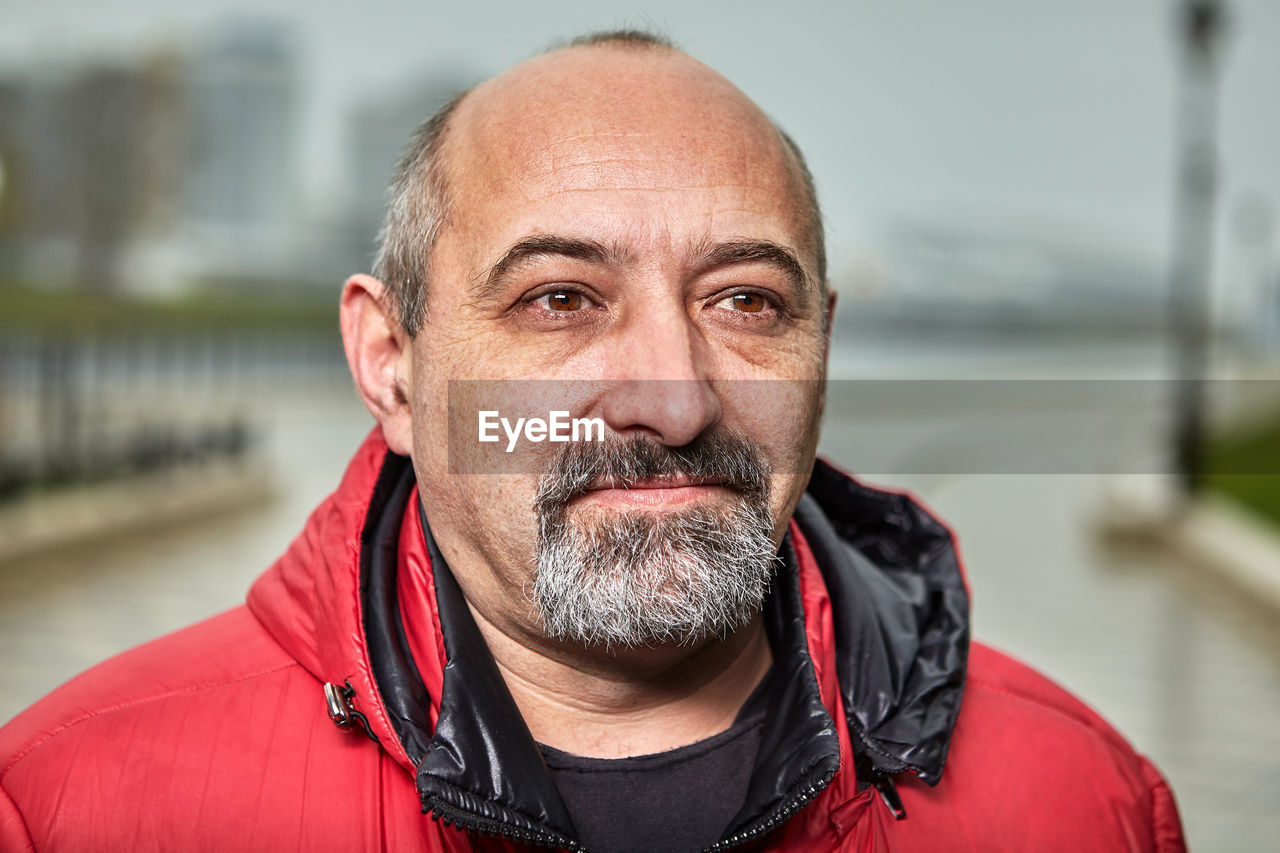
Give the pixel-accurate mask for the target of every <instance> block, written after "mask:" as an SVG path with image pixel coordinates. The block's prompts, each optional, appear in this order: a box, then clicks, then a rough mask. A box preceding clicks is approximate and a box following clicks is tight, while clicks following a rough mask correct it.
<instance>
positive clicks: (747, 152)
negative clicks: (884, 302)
mask: <svg viewBox="0 0 1280 853" xmlns="http://www.w3.org/2000/svg"><path fill="white" fill-rule="evenodd" d="M734 170H736V171H737V172H739V173H741V174H743V175H747V174H750V175H752V176H754V178H756V179H758V178H760V176H762V175H763V176H764V177H765V180H764V181H763V189H764V190H765V192H766V194H767V195H768V196H769V197H770V199H771V202H772V203H773V204H774V205H776V206H778V207H779V208H780V209H782V210H785V211H786V212H787V215H788V216H789V217H790V218H791V219H792V220H793V222H794V224H795V227H796V229H797V230H798V232H799V233H801V234H802V235H803V238H802V241H801V242H802V249H803V255H804V256H805V258H804V260H805V263H804V266H805V267H806V268H807V270H808V273H809V275H810V277H812V279H813V281H814V283H815V284H816V285H817V286H818V287H819V288H822V289H825V286H826V258H825V247H824V237H823V228H822V219H821V214H820V211H819V208H818V203H817V196H816V193H815V191H814V187H813V181H812V177H811V176H810V174H809V171H808V168H807V166H806V165H805V162H804V159H803V156H802V155H801V153H800V151H799V149H798V148H797V147H796V146H795V144H794V142H792V140H791V139H790V138H789V137H788V136H787V135H786V134H785V133H784V132H783V131H782V130H781V129H780V128H778V127H777V126H776V125H774V124H773V123H772V122H771V121H770V120H769V118H768V117H767V116H765V115H764V113H763V112H762V111H761V110H760V109H759V108H758V107H757V106H756V105H755V104H754V103H753V102H752V101H751V100H750V99H748V98H747V97H746V96H745V95H743V94H742V92H740V91H739V90H738V89H737V88H736V87H734V86H733V84H732V83H730V82H729V81H728V80H726V79H725V78H724V77H722V76H721V75H719V74H718V73H716V72H715V71H713V70H712V69H710V68H708V67H707V66H705V65H703V64H702V63H700V62H698V61H697V60H695V59H693V58H692V57H690V56H688V55H687V54H684V53H682V52H681V51H679V50H677V49H675V48H674V47H672V46H671V45H670V44H669V43H668V42H666V41H664V40H662V39H660V38H658V37H655V36H652V35H649V34H646V33H640V32H635V31H620V32H611V33H600V34H595V35H590V36H584V37H582V38H579V39H575V40H574V41H572V42H570V43H568V45H566V46H564V47H560V48H556V49H554V50H552V51H550V52H548V53H545V54H542V55H540V56H537V57H534V58H533V59H530V60H528V61H526V62H524V63H521V64H519V65H517V66H515V67H513V68H511V69H509V70H508V71H506V72H504V73H502V74H500V75H498V76H496V77H494V78H492V79H490V80H488V81H486V82H485V83H482V84H480V85H479V86H477V87H476V88H474V89H472V90H470V91H468V92H464V93H462V94H461V95H459V96H457V97H455V98H454V99H453V100H452V101H450V102H449V103H448V104H446V105H445V106H444V107H442V108H441V109H440V110H439V111H438V112H437V113H436V114H435V115H433V116H432V117H431V118H430V119H428V120H427V121H426V122H425V123H424V124H423V125H422V126H421V127H420V128H419V130H418V132H417V133H416V134H415V135H414V138H413V139H412V141H411V143H410V145H409V147H408V149H407V150H406V153H405V156H404V158H403V159H402V161H401V163H400V165H399V168H398V169H397V172H396V176H395V179H394V181H393V183H392V187H391V204H390V207H389V209H388V213H387V217H386V220H385V222H384V224H383V229H382V232H381V234H380V246H379V251H378V257H377V261H376V270H375V272H376V275H377V276H378V278H380V279H381V280H382V281H383V282H384V283H385V284H386V285H387V289H388V294H389V297H390V298H391V299H392V300H393V303H394V304H393V305H392V306H391V307H392V308H394V309H395V312H396V315H397V316H398V318H399V320H400V323H401V325H402V326H403V327H404V329H405V330H406V331H407V332H408V333H409V334H410V335H411V336H412V335H416V333H417V331H418V329H419V328H420V327H421V323H422V320H423V316H424V313H425V293H426V285H427V282H428V280H429V278H430V266H431V265H430V261H431V256H432V254H433V252H434V250H435V247H436V244H437V241H438V240H439V239H440V238H441V235H442V234H443V233H444V232H446V231H450V230H452V229H454V228H455V227H456V226H457V225H458V224H459V219H458V217H457V216H456V214H457V213H458V211H459V210H460V209H466V210H467V211H472V210H475V209H476V204H477V203H482V202H483V200H484V199H486V198H490V197H493V196H494V194H495V193H497V194H501V193H504V192H508V191H510V190H512V189H513V188H515V189H516V190H517V191H518V190H519V189H520V188H528V189H529V192H530V193H535V194H536V193H542V194H545V193H547V192H549V191H550V192H555V191H561V190H563V191H564V192H565V195H564V198H565V200H566V202H569V203H572V201H573V200H574V199H575V198H583V197H586V196H588V195H589V194H590V193H591V192H592V190H593V188H598V187H600V186H602V185H603V184H608V185H610V186H611V187H631V188H633V189H635V190H637V191H645V192H647V193H650V194H655V193H656V194H661V193H663V192H664V191H665V190H672V189H675V188H677V187H681V188H688V187H691V186H705V187H707V189H708V191H710V190H712V189H714V190H715V191H716V192H719V193H721V194H724V193H732V192H733V189H732V188H731V187H729V186H726V183H731V182H726V180H725V176H726V174H728V173H730V172H732V171H734ZM756 183H760V181H759V180H756ZM761 188H762V187H755V188H754V189H755V190H756V192H755V193H754V197H753V200H752V203H754V204H757V205H758V204H760V198H759V196H760V192H759V190H760V189H761ZM519 198H520V196H519V195H518V193H517V196H516V201H517V203H518V201H519ZM731 203H732V202H731ZM481 206H482V205H481ZM465 224H466V225H467V226H468V227H471V228H475V227H484V224H483V223H477V222H475V221H473V220H472V219H471V218H470V217H468V218H467V221H466V222H465ZM461 236H462V237H463V239H465V235H461Z"/></svg>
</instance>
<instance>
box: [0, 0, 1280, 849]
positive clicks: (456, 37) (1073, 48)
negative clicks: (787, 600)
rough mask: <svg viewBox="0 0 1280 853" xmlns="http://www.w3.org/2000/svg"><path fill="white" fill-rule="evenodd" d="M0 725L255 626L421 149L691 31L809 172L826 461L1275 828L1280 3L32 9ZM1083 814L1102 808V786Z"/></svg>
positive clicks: (11, 17)
mask: <svg viewBox="0 0 1280 853" xmlns="http://www.w3.org/2000/svg"><path fill="white" fill-rule="evenodd" d="M3 17H4V21H5V24H4V26H3V28H0V660H3V665H4V671H5V673H6V679H5V690H4V691H3V693H0V721H4V720H7V719H9V718H10V717H12V716H13V715H14V714H16V713H17V712H18V711H20V710H21V709H22V708H24V707H25V706H27V705H28V704H30V703H31V702H32V701H34V700H35V699H37V698H39V696H41V695H43V694H44V693H45V692H47V691H48V690H50V689H52V688H53V687H55V686H56V685H57V684H59V683H61V682H62V681H64V680H66V679H67V678H68V677H70V676H71V675H73V674H75V673H76V672H78V671H80V670H82V669H84V668H85V667H87V666H89V665H91V664H92V663H95V662H97V661H99V660H101V659H103V658H105V657H107V656H109V655H111V654H114V653H115V652H118V651H120V650H123V649H125V648H128V647H129V646H132V645H134V644H136V643H139V642H142V641H144V640H147V639H150V638H152V637H154V636H157V635H159V634H161V633H164V632H167V631H169V630H172V629H174V628H177V627H179V626H181V625H184V624H187V623H189V622H191V621H192V620H194V619H197V618H200V617H203V616H206V615H211V614H213V613H215V612H218V611H220V610H222V609H225V608H227V607H231V606H234V605H235V604H237V603H238V602H240V601H241V600H242V599H243V595H244V591H245V589H246V588H247V586H248V584H249V583H250V582H251V580H252V579H253V578H254V577H255V576H256V575H257V574H258V573H259V572H260V571H261V570H262V569H263V568H265V566H266V565H267V564H268V563H269V562H270V561H271V560H272V559H274V557H275V556H276V555H278V554H279V553H280V552H281V551H282V550H283V548H284V547H285V545H286V544H287V543H288V541H289V540H290V539H291V538H292V536H293V535H294V534H295V533H296V532H297V531H298V530H299V529H300V527H301V526H302V524H303V522H304V520H305V517H306V514H307V513H308V512H309V510H310V509H311V508H312V507H313V506H314V505H315V504H316V503H317V502H318V501H319V500H320V499H321V498H322V497H323V496H324V495H325V494H326V493H327V492H328V491H329V490H331V489H332V488H333V487H334V485H335V484H336V482H337V478H338V476H339V475H340V473H341V471H342V469H343V467H344V466H345V463H346V460H347V459H348V457H349V455H350V453H351V452H352V451H353V449H354V448H355V446H356V445H357V443H358V442H359V441H360V439H361V438H362V437H363V435H364V434H365V433H366V432H367V431H368V429H369V428H370V427H371V425H372V420H371V418H370V417H369V416H368V415H367V413H365V411H364V410H363V408H362V407H361V405H360V403H359V401H358V400H357V398H356V396H355V394H354V392H353V391H352V389H351V387H350V382H349V379H348V378H347V374H346V368H345V364H344V362H343V359H342V353H341V347H340V341H339V339H338V334H337V327H336V314H337V312H336V306H337V296H338V292H339V289H340V286H341V283H342V281H343V279H344V278H345V277H346V276H347V275H348V274H350V273H353V272H359V271H368V270H369V268H370V265H371V256H372V253H373V248H374V237H375V234H376V231H377V227H378V223H379V220H380V217H381V214H382V206H383V190H384V187H385V185H386V183H387V180H388V178H389V175H390V171H391V169H392V166H393V164H394V162H395V160H396V157H397V155H398V152H399V150H400V148H401V146H402V145H403V144H404V142H405V141H406V140H407V138H408V135H409V133H410V132H411V130H412V129H413V127H414V126H415V125H416V124H417V123H418V122H419V121H420V120H421V119H422V118H424V117H425V116H426V115H427V114H429V113H430V112H431V111H433V110H434V109H435V108H436V106H438V105H439V104H440V103H441V102H442V101H443V100H444V99H446V98H447V97H448V96H449V95H451V94H452V93H453V92H455V91H457V90H458V89H460V88H463V87H465V86H468V85H470V84H471V83H473V82H475V81H478V80H480V79H483V78H484V77H486V76H488V75H491V74H493V73H495V72H496V71H498V70H501V69H502V68H504V67H506V66H508V65H510V64H511V63H513V62H516V61H518V60H520V59H523V58H525V57H527V56H530V55H532V54H533V53H536V52H537V51H539V50H540V49H542V48H543V47H546V46H548V45H550V44H551V43H553V42H555V41H557V40H559V39H562V38H566V37H570V36H572V35H575V34H580V33H582V32H586V31H590V30H594V29H602V28H615V27H620V26H639V27H644V28H651V29H656V30H658V31H660V32H664V33H666V34H667V35H669V36H671V37H672V38H674V39H675V40H676V41H677V43H679V44H680V45H681V46H682V47H684V48H685V49H687V50H688V51H689V52H691V53H692V54H693V55H695V56H697V57H698V58H700V59H702V60H703V61H705V62H707V63H708V64H710V65H712V66H713V67H715V68H716V69H718V70H719V71H721V72H722V73H724V74H725V75H726V76H728V77H729V78H730V79H732V80H733V81H734V82H736V83H737V84H738V85H739V86H740V87H741V88H742V89H743V90H744V91H745V92H746V93H747V94H748V95H750V96H751V97H753V98H754V99H755V100H756V101H757V102H758V103H759V104H760V105H761V106H762V107H763V108H764V109H765V110H766V111H767V112H769V113H770V114H771V115H772V116H774V117H775V118H776V119H777V120H778V121H779V122H780V123H781V124H782V125H783V126H784V127H786V128H787V129H788V131H789V132H790V133H791V134H792V135H793V136H794V137H795V138H796V139H797V140H798V142H799V143H800V145H801V147H802V148H803V149H804V150H805V152H806V153H807V156H808V158H809V161H810V165H811V167H812V170H813V172H814V175H815V177H816V180H817V184H818V187H819V191H820V195H821V201H822V205H823V208H824V210H825V212H826V216H827V227H828V239H829V253H830V256H831V275H832V283H833V285H834V287H835V288H836V289H837V290H838V291H839V293H840V304H839V311H838V315H837V320H836V327H835V328H836V331H835V336H834V343H833V352H832V356H831V361H832V363H831V378H832V386H831V390H830V394H829V396H830V406H829V411H828V413H827V416H826V421H825V425H824V434H823V448H822V450H823V453H825V454H826V455H828V456H829V457H831V458H832V459H834V460H836V461H838V462H842V463H843V464H844V465H845V466H846V467H849V468H851V469H852V470H855V471H857V472H858V473H859V474H862V475H864V476H866V477H867V478H868V479H870V480H872V481H873V482H877V483H885V484H888V485H890V486H893V487H895V488H907V489H911V490H913V491H914V492H915V493H916V494H917V495H919V496H920V497H921V498H922V499H923V500H925V501H926V502H927V503H929V504H930V505H931V506H932V507H933V508H934V509H935V510H936V511H937V512H938V514H939V515H941V516H942V517H944V518H946V519H947V520H948V521H949V522H950V523H951V524H952V526H953V527H954V528H955V529H956V530H957V531H958V534H959V538H960V542H961V546H962V548H963V549H964V552H965V554H966V563H967V567H968V571H969V573H970V579H971V582H972V586H973V590H974V625H975V633H976V636H977V637H978V638H979V639H982V640H985V641H987V642H990V643H993V644H995V645H997V646H999V647H1001V648H1003V649H1006V650H1008V651H1010V652H1012V653H1013V654H1015V655H1016V656H1018V657H1021V658H1023V659H1024V660H1027V661H1028V662H1030V663H1032V664H1033V665H1035V666H1037V667H1038V668H1040V669H1042V670H1043V671H1044V672H1046V673H1047V674H1049V675H1050V676H1051V677H1053V678H1055V679H1056V680H1058V681H1059V682H1061V683H1063V684H1064V685H1066V686H1067V687H1068V688H1070V689H1071V690H1073V691H1074V692H1076V693H1077V694H1078V695H1080V696H1081V697H1082V698H1084V699H1085V700H1086V701H1087V702H1089V703H1090V704H1091V705H1093V706H1094V707H1096V708H1097V709H1098V710H1099V711H1101V713H1103V715H1104V716H1106V717H1107V718H1108V719H1110V720H1111V721H1112V722H1113V723H1114V724H1115V725H1116V726H1117V727H1118V728H1119V729H1120V730H1121V731H1122V732H1123V733H1124V734H1125V735H1126V736H1128V737H1129V738H1130V739H1131V740H1132V741H1133V742H1134V743H1135V745H1136V746H1137V747H1138V748H1139V749H1140V750H1142V751H1143V752H1145V753H1147V754H1149V755H1150V756H1152V757H1153V758H1154V760H1155V761H1156V762H1157V763H1158V764H1159V765H1160V767H1161V768H1162V769H1163V770H1164V772H1165V773H1166V775H1167V776H1168V777H1169V779H1170V781H1171V782H1172V784H1173V787H1174V790H1175V792H1176V793H1177V795H1178V798H1179V802H1180V805H1181V808H1182V810H1183V817H1184V822H1185V825H1186V830H1187V834H1188V839H1189V841H1190V843H1191V846H1192V849H1202V850H1215V851H1219V850H1221V851H1227V850H1264V849H1274V847H1273V845H1274V839H1275V838H1276V837H1280V813H1278V812H1277V811H1276V809H1275V804H1276V803H1277V802H1280V618H1278V616H1280V533H1278V531H1280V391H1277V382H1276V381H1275V380H1276V379H1278V378H1280V241H1278V239H1277V233H1276V216H1277V206H1278V205H1280V110H1278V109H1277V108H1276V91H1277V89H1278V87H1280V4H1277V3H1274V2H1271V0H1231V2H1225V0H1224V2H1209V1H1208V0H1202V2H1191V3H1184V2H1176V1H1175V0H1124V2H1116V1H1115V0H1075V2H1058V3H1048V2H1046V3H1026V2H1018V0H973V2H969V3H964V4H943V3H935V2H923V0H908V1H907V2H902V0H900V2H896V3H893V4H889V3H874V4H873V3H864V2H851V3H845V4H825V3H812V4H805V3H792V4H787V7H786V9H785V11H784V9H783V6H782V4H777V3H754V2H743V0H738V2H733V3H728V2H707V3H697V4H694V3H688V2H648V3H644V4H626V3H615V2H602V1H601V0H596V2H591V3H586V2H582V3H563V4H557V5H554V6H551V7H548V6H546V5H545V4H538V5H536V6H535V5H531V4H525V3H516V2H503V3H492V4H485V5H484V6H483V8H481V7H478V6H477V7H474V8H472V7H469V6H467V5H466V4H448V5H447V6H446V5H445V4H434V3H419V4H406V5H403V6H401V5H399V4H395V3H390V2H382V0H368V2H365V3H360V4H355V5H349V6H344V7H334V8H331V9H330V8H326V9H325V10H324V11H323V12H319V11H317V7H316V6H315V5H314V4H313V3H305V2H301V0H297V2H294V0H285V2H276V3H273V4H271V5H270V11H269V12H267V13H265V14H264V12H263V4H261V3H249V2H247V1H246V2H241V0H198V2H193V3H189V4H181V5H175V4H172V3H165V2H159V0H120V2H116V3H111V4H89V3H81V2H69V0H44V2H41V3H39V4H22V5H21V6H19V5H18V4H16V3H12V2H10V3H7V4H6V6H5V8H4V11H3ZM1082 784H1087V782H1084V781H1082Z"/></svg>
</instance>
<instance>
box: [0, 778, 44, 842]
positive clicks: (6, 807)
mask: <svg viewBox="0 0 1280 853" xmlns="http://www.w3.org/2000/svg"><path fill="white" fill-rule="evenodd" d="M35 849H36V847H35V845H34V844H32V843H31V835H30V834H29V833H28V832H27V824H26V821H24V820H23V819H22V814H21V813H20V812H19V811H18V807H17V806H16V805H14V804H13V800H11V799H10V798H9V792H8V791H6V790H5V789H4V788H0V851H4V853H34V851H35Z"/></svg>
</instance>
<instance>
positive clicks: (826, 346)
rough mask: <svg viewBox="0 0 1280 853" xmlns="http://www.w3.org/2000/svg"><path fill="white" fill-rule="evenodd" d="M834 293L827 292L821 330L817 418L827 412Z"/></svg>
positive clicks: (834, 313)
mask: <svg viewBox="0 0 1280 853" xmlns="http://www.w3.org/2000/svg"><path fill="white" fill-rule="evenodd" d="M836 295H837V294H836V292H835V291H834V290H829V291H828V292H827V306H826V307H827V314H826V322H825V323H824V324H823V329H822V393H821V394H820V395H819V396H818V416H819V417H821V416H822V413H823V412H825V411H826V410H827V360H828V358H829V357H830V356H831V334H832V332H833V331H834V330H835V325H836Z"/></svg>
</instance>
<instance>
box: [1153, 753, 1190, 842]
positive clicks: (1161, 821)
mask: <svg viewBox="0 0 1280 853" xmlns="http://www.w3.org/2000/svg"><path fill="white" fill-rule="evenodd" d="M1142 775H1143V778H1144V779H1145V780H1146V782H1147V785H1148V786H1149V787H1150V789H1151V826H1152V832H1153V834H1154V836H1155V849H1156V851H1157V853H1186V851H1187V842H1186V841H1185V840H1184V839H1183V837H1182V819H1181V818H1180V817H1178V804H1177V802H1175V801H1174V799H1173V789H1172V788H1170V787H1169V783H1168V782H1166V781H1165V779H1164V777H1163V776H1161V775H1160V771H1159V770H1157V769H1156V768H1155V765H1154V764H1152V763H1151V762H1150V761H1147V759H1146V758H1143V759H1142Z"/></svg>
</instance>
